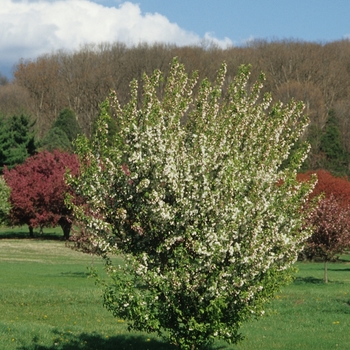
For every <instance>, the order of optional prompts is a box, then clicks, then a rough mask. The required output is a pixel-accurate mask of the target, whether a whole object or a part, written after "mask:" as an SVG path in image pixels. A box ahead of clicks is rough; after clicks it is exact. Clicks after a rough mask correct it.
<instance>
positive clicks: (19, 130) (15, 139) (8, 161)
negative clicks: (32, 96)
mask: <svg viewBox="0 0 350 350" xmlns="http://www.w3.org/2000/svg"><path fill="white" fill-rule="evenodd" d="M33 126H34V123H33V122H31V121H30V118H29V117H28V116H26V115H24V114H21V115H14V116H12V117H10V118H7V119H6V118H4V117H2V118H1V119H0V170H1V171H3V168H4V166H5V165H6V166H7V167H9V168H12V167H14V166H15V165H17V164H21V163H23V162H24V161H25V160H26V158H28V157H29V156H31V155H34V154H35V152H36V146H35V139H34V134H33V132H32V131H31V130H32V128H33Z"/></svg>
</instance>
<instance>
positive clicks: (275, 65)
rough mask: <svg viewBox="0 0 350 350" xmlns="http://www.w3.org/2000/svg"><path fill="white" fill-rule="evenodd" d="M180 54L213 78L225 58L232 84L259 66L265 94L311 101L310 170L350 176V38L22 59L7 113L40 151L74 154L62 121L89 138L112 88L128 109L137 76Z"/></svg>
mask: <svg viewBox="0 0 350 350" xmlns="http://www.w3.org/2000/svg"><path fill="white" fill-rule="evenodd" d="M175 56H177V57H178V58H179V61H180V62H182V63H184V64H185V66H186V69H187V70H188V71H192V70H195V69H196V70H198V71H199V74H200V77H204V76H205V77H208V78H209V80H213V79H214V77H215V76H216V71H217V69H218V68H219V67H220V64H221V63H222V62H223V61H225V62H226V63H227V69H228V74H227V81H226V84H227V85H228V83H229V82H230V80H231V79H232V78H233V77H234V76H235V74H236V72H237V68H238V66H240V65H241V64H247V63H248V64H251V65H252V67H253V69H252V80H254V79H255V78H256V77H257V76H258V75H259V73H260V72H261V71H263V72H264V73H265V74H266V77H267V81H266V82H265V85H264V89H265V91H270V92H272V95H273V96H274V98H276V99H278V100H281V101H283V102H287V101H289V100H290V99H291V98H294V99H297V100H302V101H304V102H305V106H306V109H305V113H306V114H308V115H309V117H310V120H311V123H310V125H309V127H308V129H307V131H306V133H305V135H304V139H305V138H307V139H308V140H309V142H310V143H311V146H312V149H311V154H310V156H309V157H308V161H307V163H306V165H305V169H304V170H308V169H319V168H325V169H328V170H330V171H332V172H333V173H335V174H338V175H339V174H342V175H344V174H346V175H348V174H350V169H349V153H350V141H349V140H350V41H349V40H341V41H335V42H330V43H326V44H321V43H310V42H302V41H294V40H285V41H264V40H261V41H254V42H251V43H249V44H248V45H246V46H244V47H232V48H228V49H220V48H218V47H216V46H215V45H207V46H204V45H203V46H188V47H178V46H175V45H167V44H155V45H148V44H139V45H137V46H134V47H128V46H126V45H125V44H123V43H119V42H116V43H103V44H99V45H86V46H84V47H81V48H80V49H79V50H77V51H73V52H67V51H57V52H54V53H51V54H46V55H42V56H40V57H38V58H37V59H33V60H27V61H23V60H22V61H20V62H18V64H17V65H16V67H15V69H14V79H13V81H11V82H10V81H8V80H7V79H6V78H4V77H3V76H1V79H0V112H1V113H2V114H3V115H4V116H7V117H8V116H13V115H14V114H17V115H18V114H21V113H25V114H26V115H30V116H31V120H32V121H35V126H34V127H33V130H36V133H35V137H36V139H37V141H40V142H39V147H42V148H43V149H50V148H56V146H55V145H48V144H47V141H48V140H53V139H55V140H56V141H57V142H56V143H57V144H59V145H60V147H61V148H62V145H64V147H63V148H64V150H67V138H68V141H70V140H69V136H68V135H63V133H62V132H61V131H62V130H58V129H57V125H56V124H55V123H56V120H57V118H58V117H59V116H60V113H61V112H62V111H63V110H65V109H69V110H70V111H72V113H74V116H75V122H76V124H77V125H76V126H75V128H77V130H79V131H78V132H82V133H84V134H85V135H88V136H89V135H90V134H91V132H92V130H93V125H94V120H95V119H96V117H97V115H98V111H99V104H100V103H101V101H103V100H104V99H105V97H106V96H107V95H108V93H109V92H110V90H116V92H117V94H118V97H119V100H120V103H121V104H122V105H125V103H126V102H127V101H128V91H129V84H130V81H131V80H132V79H134V78H136V79H138V80H140V79H141V77H142V75H143V73H145V72H146V73H147V74H150V73H151V72H153V71H154V69H156V68H158V69H160V70H161V71H163V72H164V74H165V76H167V74H168V73H169V69H170V62H171V60H172V58H173V57H175ZM161 93H162V90H160V94H161ZM65 136H67V138H65ZM69 147H70V146H69ZM69 147H68V148H69Z"/></svg>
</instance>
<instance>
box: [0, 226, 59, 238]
mask: <svg viewBox="0 0 350 350" xmlns="http://www.w3.org/2000/svg"><path fill="white" fill-rule="evenodd" d="M0 239H31V240H48V241H62V240H64V238H63V233H62V232H59V230H57V233H56V232H48V233H45V232H44V233H40V232H34V237H30V235H29V230H26V229H22V228H19V229H11V228H9V229H7V230H4V229H1V230H0Z"/></svg>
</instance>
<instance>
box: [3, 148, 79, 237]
mask: <svg viewBox="0 0 350 350" xmlns="http://www.w3.org/2000/svg"><path fill="white" fill-rule="evenodd" d="M67 170H69V171H70V172H71V174H72V175H77V174H78V172H79V162H78V158H77V156H76V155H73V154H69V153H65V152H60V151H54V152H53V153H50V152H47V151H44V152H40V153H38V154H37V155H35V156H32V157H29V158H27V160H26V161H25V163H24V164H21V165H17V166H16V167H14V168H13V169H11V170H8V169H6V168H5V171H4V178H5V181H6V183H7V184H8V186H9V187H10V189H11V192H10V198H9V200H10V204H11V210H10V214H9V219H10V222H11V224H13V225H28V226H29V232H30V235H31V236H33V228H35V227H40V228H43V227H47V226H52V227H54V226H56V225H60V226H61V227H62V230H63V234H64V238H65V239H68V238H69V235H70V230H71V227H72V210H71V209H69V208H68V207H67V206H66V205H65V196H66V192H67V191H68V186H67V184H66V183H65V173H66V171H67Z"/></svg>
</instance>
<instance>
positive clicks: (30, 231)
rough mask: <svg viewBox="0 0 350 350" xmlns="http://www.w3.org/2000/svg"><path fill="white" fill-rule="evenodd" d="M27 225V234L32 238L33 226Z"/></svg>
mask: <svg viewBox="0 0 350 350" xmlns="http://www.w3.org/2000/svg"><path fill="white" fill-rule="evenodd" d="M28 227H29V236H30V237H31V238H33V237H34V229H33V226H28Z"/></svg>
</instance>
